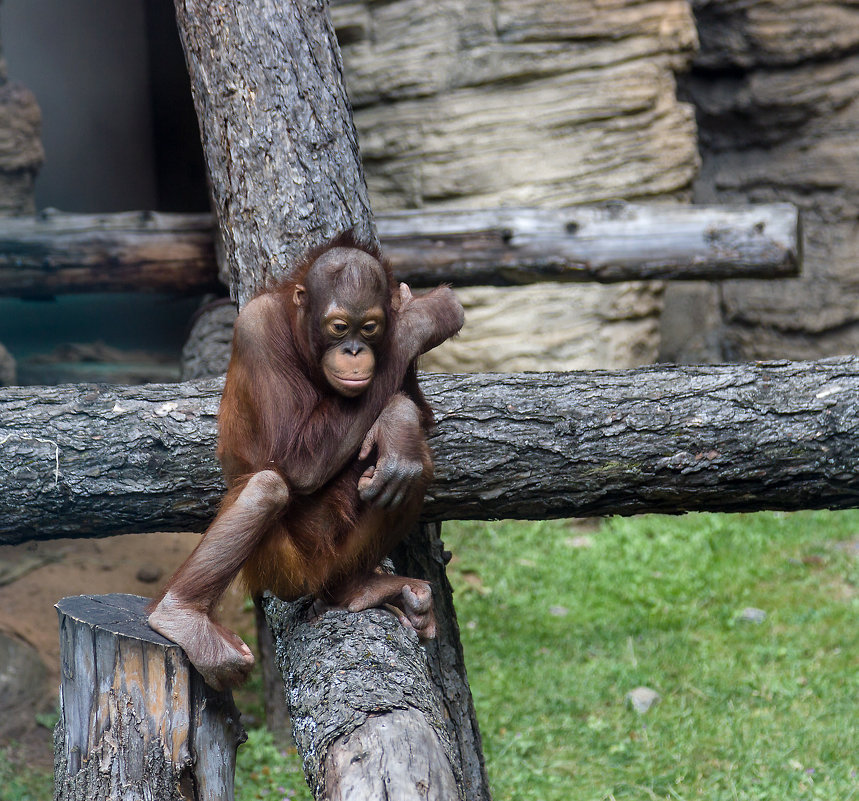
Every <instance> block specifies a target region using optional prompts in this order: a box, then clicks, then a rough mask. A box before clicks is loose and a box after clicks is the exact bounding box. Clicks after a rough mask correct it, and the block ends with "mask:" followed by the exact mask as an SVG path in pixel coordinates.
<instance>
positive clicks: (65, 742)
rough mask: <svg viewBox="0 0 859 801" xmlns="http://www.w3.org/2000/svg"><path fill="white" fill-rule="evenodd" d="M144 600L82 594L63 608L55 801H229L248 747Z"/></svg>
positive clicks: (228, 703)
mask: <svg viewBox="0 0 859 801" xmlns="http://www.w3.org/2000/svg"><path fill="white" fill-rule="evenodd" d="M148 602H149V599H148V598H141V597H139V596H136V595H119V594H114V595H81V596H77V597H73V598H64V599H63V600H62V601H60V602H59V603H58V604H57V612H58V614H59V618H60V660H61V667H62V676H61V684H60V720H59V722H58V723H57V728H56V730H55V732H54V798H55V799H56V801H93V799H110V801H120V800H121V801H137V800H138V799H140V801H144V800H147V799H157V801H188V799H194V801H232V799H233V797H234V796H233V780H234V775H235V764H236V749H237V747H238V746H239V744H240V743H242V742H244V740H245V733H244V729H243V728H242V726H241V724H240V723H239V712H238V710H237V709H236V707H235V704H234V703H233V699H232V695H231V694H230V693H229V692H226V693H217V692H215V691H214V690H212V689H211V688H210V687H208V686H207V685H206V684H205V682H204V681H203V679H202V677H201V676H200V674H199V673H197V671H196V670H195V669H194V668H193V667H191V665H190V663H189V662H188V658H187V657H186V656H185V652H184V651H183V650H182V649H181V648H180V647H179V646H178V645H176V644H175V643H172V642H170V641H169V640H166V639H165V638H164V637H162V636H161V635H160V634H157V633H156V632H154V631H153V630H152V629H150V628H149V626H148V625H147V623H146V617H147V615H146V612H145V607H146V604H147V603H148Z"/></svg>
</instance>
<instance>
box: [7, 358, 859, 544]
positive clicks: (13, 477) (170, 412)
mask: <svg viewBox="0 0 859 801" xmlns="http://www.w3.org/2000/svg"><path fill="white" fill-rule="evenodd" d="M422 385H423V387H424V390H425V392H426V394H427V397H428V399H429V402H430V404H431V406H432V407H433V409H434V410H435V415H436V418H437V420H438V425H437V428H436V431H435V433H434V434H433V436H432V438H431V440H430V444H431V446H432V448H433V451H434V454H435V464H436V475H435V480H434V481H433V483H432V485H431V486H430V488H429V492H428V495H427V500H426V504H425V507H424V519H425V520H451V519H461V518H472V519H484V520H486V519H496V518H501V517H510V518H520V519H542V518H551V517H575V516H585V515H604V514H639V513H642V512H666V513H680V512H687V511H694V510H706V511H747V512H750V511H756V510H759V509H809V508H826V507H829V508H847V507H852V506H854V505H856V504H857V500H859V474H857V472H856V470H855V465H856V462H857V460H859V359H857V358H855V357H842V358H837V359H827V360H824V361H820V362H771V363H756V364H738V365H713V366H698V367H673V366H665V365H656V366H652V367H641V368H637V369H634V370H619V371H596V372H585V373H539V374H536V373H527V374H521V375H497V374H483V375H480V374H476V375H467V376H464V375H459V376H456V375H427V376H424V377H423V379H422ZM221 386H222V382H221V380H220V379H210V380H207V381H197V382H187V383H185V384H165V385H157V384H150V385H148V386H141V387H107V386H95V385H89V386H65V387H38V388H34V387H7V388H3V389H0V444H2V448H0V481H2V486H3V492H2V493H0V543H3V544H11V543H16V542H23V541H26V540H31V539H51V538H54V537H69V536H107V535H109V534H114V533H117V532H119V531H156V530H160V531H164V530H171V529H172V530H182V531H186V530H200V529H202V528H204V527H205V525H206V524H207V523H208V522H209V521H210V520H211V518H212V516H213V515H214V512H215V509H216V507H217V503H218V501H219V499H220V497H221V494H222V493H223V484H222V481H221V477H220V471H219V469H218V464H217V462H216V460H215V457H214V448H215V417H216V413H217V407H218V399H219V396H220V390H221Z"/></svg>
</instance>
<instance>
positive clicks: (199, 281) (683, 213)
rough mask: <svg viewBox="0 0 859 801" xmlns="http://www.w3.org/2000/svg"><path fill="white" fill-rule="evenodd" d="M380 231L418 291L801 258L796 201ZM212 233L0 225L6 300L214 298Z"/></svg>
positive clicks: (401, 217)
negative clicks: (92, 295) (100, 295)
mask: <svg viewBox="0 0 859 801" xmlns="http://www.w3.org/2000/svg"><path fill="white" fill-rule="evenodd" d="M377 223H378V230H379V236H380V237H381V240H382V246H383V248H384V249H385V252H386V254H387V255H388V258H389V259H390V260H391V263H392V264H393V267H394V272H395V274H396V275H397V277H398V278H399V280H401V281H406V282H407V283H409V284H410V285H413V286H415V287H426V286H434V285H436V284H438V283H441V282H448V283H450V284H453V285H454V286H475V285H484V284H485V285H492V286H515V285H520V284H531V283H536V282H539V281H562V282H583V281H598V282H601V283H614V282H619V281H633V280H644V279H652V278H660V279H669V280H684V281H685V280H697V279H707V280H724V279H729V278H786V277H791V276H794V275H796V274H797V273H798V269H799V261H800V259H799V248H798V244H797V243H798V217H797V213H796V209H795V207H793V206H792V205H790V204H787V203H782V204H770V205H758V206H745V207H744V206H683V205H678V204H671V205H669V204H651V205H638V204H627V203H610V204H604V205H600V206H574V207H570V208H566V209H488V210H484V211H457V212H451V211H440V212H425V211H408V212H398V213H389V214H384V215H381V216H380V217H379V218H378V221H377ZM212 226H213V221H212V218H211V216H209V215H206V214H160V213H154V212H125V213H119V214H100V215H86V214H62V213H60V212H56V211H50V210H49V211H46V212H43V213H41V214H39V215H36V216H35V217H18V218H10V219H6V220H0V295H10V296H25V297H29V296H33V295H40V294H41V295H52V294H61V293H67V292H136V291H143V292H173V293H192V292H208V291H212V290H214V289H216V288H217V277H216V274H217V267H216V265H215V249H214V246H213V243H212V235H213V234H212Z"/></svg>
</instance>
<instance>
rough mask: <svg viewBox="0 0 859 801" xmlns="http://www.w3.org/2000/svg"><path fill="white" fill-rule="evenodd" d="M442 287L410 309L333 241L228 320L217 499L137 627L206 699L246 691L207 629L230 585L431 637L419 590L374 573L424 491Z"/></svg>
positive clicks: (368, 266) (387, 277) (226, 641)
mask: <svg viewBox="0 0 859 801" xmlns="http://www.w3.org/2000/svg"><path fill="white" fill-rule="evenodd" d="M462 323H463V311H462V306H461V305H460V304H459V302H458V301H457V300H456V297H455V296H454V294H453V292H452V291H451V290H450V289H449V288H448V287H439V288H437V289H434V290H432V291H430V292H428V293H426V294H424V295H420V296H412V294H411V292H410V291H409V289H408V287H407V286H406V285H405V284H400V285H399V286H397V285H396V284H395V282H394V280H393V277H392V275H391V270H390V268H389V266H388V265H387V264H386V263H385V261H384V260H383V259H382V257H381V254H380V253H379V252H378V251H377V250H376V249H374V248H371V247H368V246H366V245H364V244H361V243H359V242H357V241H355V240H354V238H352V236H351V235H344V236H341V237H339V238H338V239H337V240H335V241H334V242H332V243H331V244H330V245H328V246H326V247H325V248H323V249H321V250H320V251H317V252H315V253H313V254H311V255H310V256H309V257H308V258H307V259H306V261H305V262H304V264H303V265H302V266H300V267H299V268H298V269H297V271H296V272H295V275H294V277H293V278H291V279H290V280H287V281H285V282H284V283H282V284H281V285H280V286H278V287H276V288H275V289H273V290H271V291H268V292H265V293H263V294H261V295H259V296H257V297H256V298H254V299H253V300H252V301H250V303H248V304H247V305H246V307H245V308H244V309H243V310H242V312H241V314H240V315H239V317H238V320H237V322H236V326H235V332H234V335H233V351H232V357H231V359H230V365H229V369H228V371H227V380H226V384H225V386H224V393H223V397H222V399H221V407H220V413H219V419H218V428H219V439H218V458H219V459H220V462H221V466H222V468H223V471H224V476H225V480H226V483H227V493H226V495H225V496H224V499H223V502H222V504H221V508H220V511H219V512H218V515H217V517H216V518H215V520H214V521H213V523H212V525H211V526H210V527H209V529H208V531H207V532H206V534H205V535H204V537H203V539H202V541H201V542H200V544H199V545H198V546H197V548H196V549H195V550H194V552H193V553H192V554H191V555H190V556H189V557H188V559H187V561H186V562H185V563H184V564H183V565H182V566H181V567H180V568H179V570H178V571H177V572H176V574H175V575H174V576H173V577H172V578H171V579H170V581H169V582H168V584H167V587H166V588H165V590H164V593H163V595H162V596H161V598H160V600H158V602H157V603H155V604H154V608H153V610H152V612H151V615H150V617H149V624H150V625H151V626H152V628H153V629H155V630H156V631H158V632H160V633H161V634H163V635H164V636H165V637H167V638H169V639H171V640H173V641H174V642H176V643H178V644H179V645H181V646H182V647H183V648H184V649H185V651H186V652H187V654H188V657H189V659H190V660H191V662H192V663H193V664H194V666H195V667H196V668H197V669H198V670H199V671H200V673H201V674H202V675H203V678H204V679H205V680H206V682H207V683H208V684H210V685H211V686H212V687H214V688H215V689H223V688H226V687H229V686H232V685H235V684H238V683H240V682H241V681H243V680H244V679H245V678H246V676H247V674H248V672H249V671H250V669H251V667H252V665H253V656H252V654H251V651H250V649H249V648H248V647H247V645H245V643H244V642H242V640H241V639H240V638H239V637H238V636H237V635H235V634H234V633H233V632H231V631H229V630H228V629H226V628H224V627H223V626H221V625H220V624H218V623H216V622H215V621H214V620H213V619H212V614H213V610H214V608H215V605H216V604H217V602H218V600H219V599H220V597H221V595H222V594H223V593H224V591H225V590H226V588H227V586H228V585H229V584H230V582H231V581H232V580H233V579H234V578H235V577H236V576H237V575H238V574H239V572H241V574H242V578H243V580H244V583H245V585H246V586H247V589H248V591H249V592H250V593H251V594H252V595H254V596H256V595H259V594H260V593H262V592H263V591H264V590H270V591H271V592H273V593H274V594H275V595H277V596H278V597H280V598H283V599H284V600H295V599H296V598H299V597H301V596H304V595H312V596H314V598H315V599H316V602H317V603H316V606H317V608H323V607H324V606H326V605H330V606H340V607H345V608H347V609H349V610H351V611H355V612H357V611H360V610H362V609H368V608H370V607H374V606H380V605H383V604H389V605H391V606H393V607H395V608H396V609H398V610H399V612H400V620H401V621H402V623H403V624H404V625H407V626H410V627H412V628H414V629H415V631H416V632H417V633H418V635H419V636H421V637H422V638H429V637H433V636H434V634H435V619H434V616H433V610H432V594H431V591H430V586H429V584H427V583H426V582H425V581H421V580H418V579H410V578H404V577H401V576H394V575H390V574H387V573H383V572H381V571H379V570H378V565H379V562H380V561H381V560H382V559H383V558H384V557H385V556H387V554H388V553H389V552H390V551H391V549H392V548H393V547H394V546H395V545H396V543H397V542H398V541H399V540H400V539H401V538H402V537H403V535H404V534H405V533H406V532H407V531H408V530H409V528H410V527H411V526H412V524H413V523H414V522H415V520H416V519H417V516H418V514H419V512H420V507H421V504H422V503H423V497H424V492H425V490H426V487H427V485H428V483H429V481H430V479H431V478H432V459H431V456H430V452H429V448H428V447H427V443H426V431H427V428H428V426H429V425H430V423H431V422H432V415H431V412H430V410H429V407H428V406H427V404H426V401H425V399H424V397H423V394H422V393H421V391H420V388H419V387H418V385H417V380H416V376H415V369H414V362H415V359H416V358H417V357H418V356H419V355H420V354H422V353H425V352H426V351H428V350H430V349H431V348H434V347H435V346H436V345H438V344H440V343H441V342H443V341H444V340H445V339H447V338H448V337H451V336H453V335H454V334H456V333H457V331H459V329H460V328H461V327H462Z"/></svg>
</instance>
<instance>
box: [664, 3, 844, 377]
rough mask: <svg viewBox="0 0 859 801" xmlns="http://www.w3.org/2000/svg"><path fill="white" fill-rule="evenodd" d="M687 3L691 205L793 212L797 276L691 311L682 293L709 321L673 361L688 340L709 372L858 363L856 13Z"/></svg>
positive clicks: (703, 298) (709, 299) (746, 286)
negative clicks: (693, 29) (693, 155)
mask: <svg viewBox="0 0 859 801" xmlns="http://www.w3.org/2000/svg"><path fill="white" fill-rule="evenodd" d="M692 5H693V8H694V12H695V15H696V18H697V24H698V31H699V36H700V42H701V45H700V52H699V53H698V54H697V56H696V58H695V62H694V68H693V70H692V72H691V74H690V75H689V76H688V77H687V78H685V79H683V90H684V93H685V95H686V96H687V97H688V98H689V99H691V100H692V101H693V102H694V104H695V105H696V107H697V109H698V125H699V131H700V142H701V153H702V157H703V166H702V171H701V176H700V178H699V179H698V181H697V183H696V186H695V194H694V196H695V200H696V201H698V202H720V203H727V202H739V203H755V202H768V201H774V200H787V201H791V202H793V203H795V204H797V206H799V207H800V209H801V210H802V216H803V229H804V235H803V248H804V267H803V269H804V275H803V277H802V278H800V279H798V280H797V279H792V280H785V281H776V282H772V281H757V282H750V281H743V282H739V281H736V282H727V283H725V284H724V285H723V286H722V287H721V290H713V289H705V290H702V291H701V292H700V293H699V295H698V297H697V300H695V299H692V298H691V296H690V294H689V290H686V291H685V293H686V294H685V295H684V296H683V298H682V300H683V302H685V303H686V304H687V306H688V307H689V308H696V307H697V308H698V309H699V315H698V319H699V320H700V319H701V318H702V317H708V316H709V319H710V322H709V323H708V324H704V325H699V326H698V327H697V329H696V330H694V331H688V330H687V331H686V333H685V334H682V333H681V335H680V336H679V338H678V337H675V338H674V342H675V346H676V351H677V352H680V351H682V349H683V347H687V345H684V344H683V343H687V344H688V343H689V342H690V341H692V340H693V339H694V338H695V336H697V337H698V340H699V345H701V347H702V350H701V352H700V354H699V355H703V356H704V357H709V358H710V360H712V359H716V358H725V359H730V360H745V359H767V358H782V357H790V358H798V359H800V358H801V359H804V358H818V357H822V356H828V355H836V354H841V353H855V352H856V351H857V349H859V269H857V268H859V225H857V219H859V2H856V0H852V1H851V0H845V1H844V2H822V1H820V2H818V1H816V0H780V1H779V2H778V3H775V2H771V0H694V2H693V3H692ZM669 298H670V302H671V304H672V305H673V303H674V296H673V295H670V296H669ZM714 304H715V305H716V306H717V307H718V312H719V313H717V314H715V315H714V314H713V313H712V312H713V308H714ZM677 308H678V307H676V306H675V307H674V312H672V313H676V311H677ZM678 343H679V344H678ZM666 345H669V343H668V342H666ZM708 348H709V351H708ZM668 355H669V356H670V355H671V354H670V353H669V354H668ZM675 355H676V354H675Z"/></svg>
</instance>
